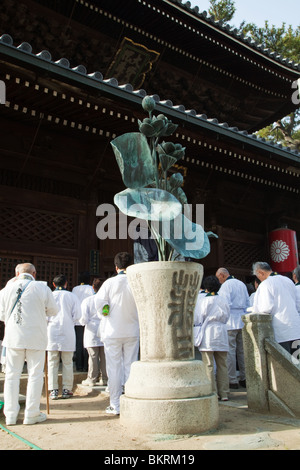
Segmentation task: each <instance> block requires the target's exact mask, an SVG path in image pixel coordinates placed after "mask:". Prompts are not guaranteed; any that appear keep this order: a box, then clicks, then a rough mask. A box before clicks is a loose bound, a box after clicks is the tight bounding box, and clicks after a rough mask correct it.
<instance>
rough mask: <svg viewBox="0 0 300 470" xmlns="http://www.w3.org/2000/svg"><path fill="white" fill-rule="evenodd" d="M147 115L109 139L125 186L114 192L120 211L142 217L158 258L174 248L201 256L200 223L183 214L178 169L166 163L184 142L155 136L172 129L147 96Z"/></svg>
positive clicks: (205, 246) (204, 248)
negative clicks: (133, 129) (135, 127)
mask: <svg viewBox="0 0 300 470" xmlns="http://www.w3.org/2000/svg"><path fill="white" fill-rule="evenodd" d="M142 106H143V109H144V110H145V111H146V112H148V114H149V117H147V118H145V119H144V120H143V121H140V120H139V121H138V124H139V132H131V133H127V134H123V135H121V136H119V137H117V138H115V139H114V140H112V141H111V145H112V149H113V151H114V154H115V157H116V160H117V163H118V166H119V169H120V172H121V175H122V179H123V182H124V184H125V186H126V187H127V188H128V189H126V190H124V191H122V192H120V193H118V194H116V195H115V197H114V202H115V204H116V206H117V207H118V208H119V209H120V211H121V212H123V213H124V214H126V215H128V216H131V217H136V218H139V219H142V220H146V221H147V223H148V227H149V230H150V232H151V235H152V237H153V238H154V240H155V242H156V245H157V249H158V257H159V260H160V261H169V260H172V259H175V258H176V255H177V254H180V255H182V256H183V257H185V258H186V257H188V258H194V259H201V258H204V257H205V256H207V255H208V253H209V252H210V242H209V237H210V236H215V237H216V235H215V234H213V233H212V232H208V233H206V232H205V231H204V230H203V227H202V226H201V225H199V224H195V223H193V222H192V220H191V219H190V218H189V217H187V216H186V215H187V214H186V212H184V208H185V207H186V205H187V197H186V195H185V193H184V191H183V189H182V184H183V176H182V174H181V173H179V172H178V173H174V172H172V174H170V170H171V168H172V167H173V166H174V164H176V163H177V161H179V160H180V159H181V158H183V156H184V154H185V148H184V147H182V145H180V144H174V143H173V142H165V141H162V142H160V139H162V138H164V137H169V136H171V135H172V134H173V133H174V132H175V130H176V129H177V127H178V126H177V125H176V124H173V123H172V121H170V120H169V119H168V118H167V117H166V116H164V115H163V114H159V115H158V116H154V115H153V111H154V109H155V106H156V102H155V100H154V99H153V97H151V96H146V97H145V98H144V99H143V101H142Z"/></svg>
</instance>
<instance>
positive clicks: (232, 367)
mask: <svg viewBox="0 0 300 470" xmlns="http://www.w3.org/2000/svg"><path fill="white" fill-rule="evenodd" d="M228 344H229V351H228V355H227V360H228V377H229V383H230V384H237V383H238V379H237V374H236V362H237V363H238V366H239V372H240V377H239V380H245V379H246V375H245V361H244V348H243V335H242V330H228Z"/></svg>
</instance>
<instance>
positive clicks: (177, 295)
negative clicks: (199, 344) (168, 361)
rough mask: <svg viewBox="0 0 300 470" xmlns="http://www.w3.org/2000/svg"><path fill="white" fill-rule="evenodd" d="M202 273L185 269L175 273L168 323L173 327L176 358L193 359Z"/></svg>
mask: <svg viewBox="0 0 300 470" xmlns="http://www.w3.org/2000/svg"><path fill="white" fill-rule="evenodd" d="M199 282H200V275H199V273H198V272H194V274H185V273H184V271H183V270H180V271H175V272H174V273H173V282H172V289H171V291H170V298H171V300H172V301H171V302H170V303H169V304H168V307H169V309H170V311H171V314H170V316H169V318H168V325H171V327H172V339H173V351H174V352H173V354H174V358H175V359H193V358H194V344H193V341H192V338H193V336H192V330H193V317H194V308H195V302H196V297H197V295H198V291H199Z"/></svg>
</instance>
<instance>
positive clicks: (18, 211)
mask: <svg viewBox="0 0 300 470" xmlns="http://www.w3.org/2000/svg"><path fill="white" fill-rule="evenodd" d="M76 234H77V218H76V216H74V215H68V214H59V213H55V212H50V211H41V210H34V209H28V208H15V207H1V226H0V236H1V238H3V239H4V240H14V241H23V240H26V242H34V243H43V244H45V245H48V246H59V247H67V248H74V247H75V246H76Z"/></svg>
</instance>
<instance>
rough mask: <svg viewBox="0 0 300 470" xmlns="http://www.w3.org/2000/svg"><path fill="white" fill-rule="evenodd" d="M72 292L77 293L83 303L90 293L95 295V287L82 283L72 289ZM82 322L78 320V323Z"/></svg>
mask: <svg viewBox="0 0 300 470" xmlns="http://www.w3.org/2000/svg"><path fill="white" fill-rule="evenodd" d="M72 293H73V294H75V295H76V297H77V298H78V300H79V302H80V303H81V302H82V301H83V300H84V299H86V298H87V297H89V296H90V295H94V293H95V292H94V289H93V287H92V286H91V285H90V284H80V285H79V286H75V287H73V289H72ZM80 324H81V323H80V322H77V323H76V325H78V326H79V325H80Z"/></svg>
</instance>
